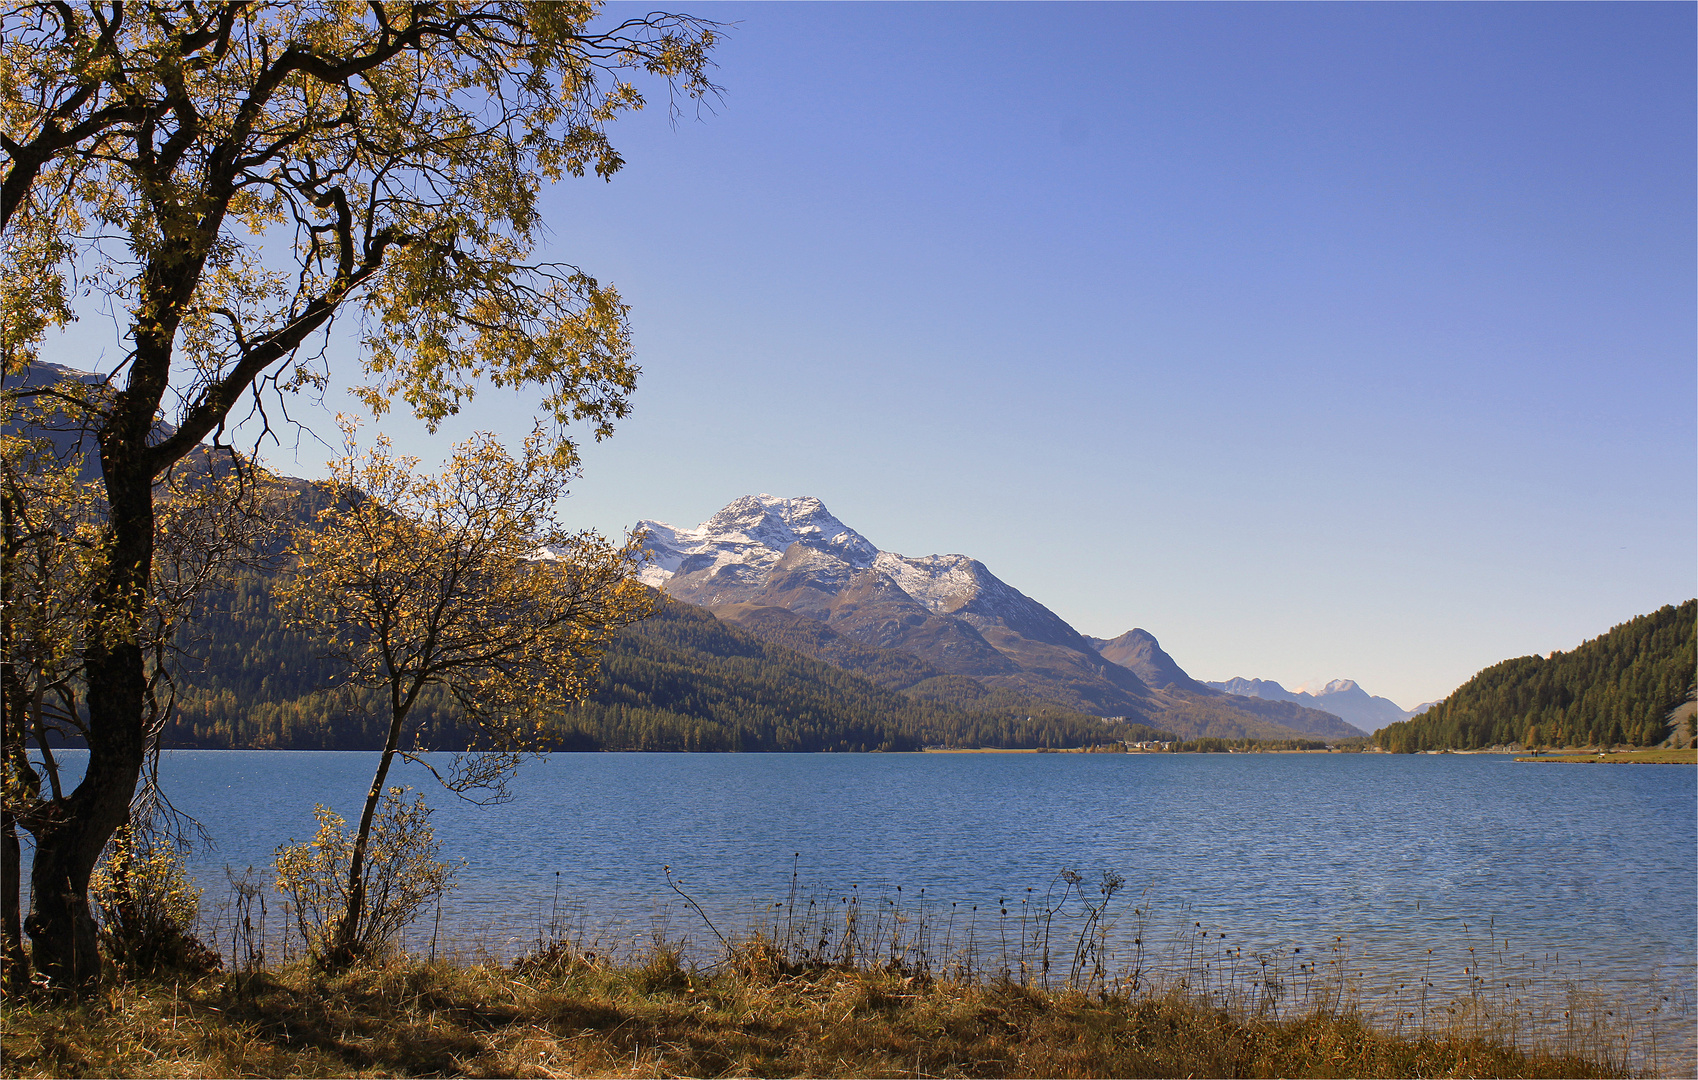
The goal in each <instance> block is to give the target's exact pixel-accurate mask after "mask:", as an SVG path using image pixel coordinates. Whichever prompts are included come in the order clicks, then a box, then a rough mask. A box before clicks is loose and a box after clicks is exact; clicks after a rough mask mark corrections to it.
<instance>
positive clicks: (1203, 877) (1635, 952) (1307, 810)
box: [160, 751, 1698, 1027]
mask: <svg viewBox="0 0 1698 1080" xmlns="http://www.w3.org/2000/svg"><path fill="white" fill-rule="evenodd" d="M374 760H375V755H374V754H370V753H328V752H286V751H175V752H169V753H167V754H166V755H165V760H164V761H163V763H162V765H161V767H160V775H161V777H162V778H164V780H165V783H166V784H167V785H168V789H169V793H170V795H171V797H172V799H173V801H174V802H175V803H176V805H177V806H178V807H179V808H180V809H182V810H183V811H185V812H187V813H189V814H192V815H194V816H195V817H196V818H198V819H199V820H200V821H202V822H203V823H204V824H205V826H206V828H207V830H208V831H209V832H210V834H211V836H212V840H213V846H212V847H210V848H209V849H206V850H203V851H198V852H196V853H195V854H194V855H193V856H192V860H191V865H192V868H193V870H194V872H195V873H196V874H197V876H198V877H199V878H200V879H201V881H202V883H203V884H204V885H205V886H206V887H207V889H208V899H209V901H211V900H212V898H213V897H214V896H222V895H223V894H224V892H225V874H224V867H225V866H231V867H234V868H236V869H238V870H239V869H241V868H243V867H246V866H248V865H250V864H251V865H253V866H254V867H256V868H258V869H262V870H263V869H264V868H265V867H266V866H267V865H268V864H269V862H270V858H271V855H272V852H273V850H274V849H275V848H276V847H277V845H278V844H280V843H283V842H285V841H288V840H290V839H292V838H293V839H301V840H305V839H307V838H309V837H310V836H311V835H312V833H313V830H314V823H313V818H312V808H313V804H314V803H318V802H322V803H325V804H327V805H329V806H331V807H333V808H335V809H336V810H338V811H339V812H341V813H342V814H344V815H345V816H347V817H349V818H353V817H355V816H356V815H357V812H358V806H359V800H360V798H361V797H362V795H363V793H364V791H365V789H366V787H367V786H368V785H369V783H370V776H371V769H372V766H373V763H374ZM391 782H399V783H408V784H412V785H413V786H415V787H417V788H418V789H419V790H421V791H423V792H424V793H425V795H426V798H427V800H428V801H429V803H430V804H431V805H432V806H433V807H435V809H436V814H435V818H434V822H435V825H436V828H437V833H438V836H439V838H440V839H441V840H442V841H443V843H444V853H445V854H447V855H452V856H454V857H464V858H465V859H466V861H467V866H466V869H465V871H464V872H463V873H462V875H461V878H460V885H459V888H458V889H457V891H456V892H455V894H454V896H453V897H452V899H451V900H450V901H449V902H448V903H447V904H446V905H445V907H444V910H443V915H442V924H441V925H442V927H443V931H442V937H443V941H442V943H441V944H442V946H443V947H447V946H448V944H449V941H448V937H449V935H450V933H451V934H452V935H453V936H454V944H455V945H456V946H458V947H459V948H461V949H466V948H471V949H475V950H482V951H486V952H489V953H491V954H494V955H498V956H510V955H513V954H515V953H518V952H521V951H523V950H524V949H525V948H527V947H528V946H530V945H533V944H534V943H535V941H536V940H537V938H538V936H539V933H540V934H542V935H544V936H546V934H547V932H548V926H547V924H548V923H549V922H550V920H551V919H552V920H553V921H554V922H555V923H556V924H557V925H556V929H558V924H559V923H560V921H561V920H562V917H563V913H567V914H569V917H570V919H571V920H572V921H573V923H574V926H575V928H576V929H577V930H579V931H581V932H584V933H587V934H588V935H589V936H590V937H591V938H599V939H601V940H604V941H606V942H607V943H609V944H616V943H618V942H619V941H641V940H645V939H646V938H647V937H648V935H649V934H650V933H651V931H652V929H653V928H654V927H655V926H656V925H657V924H660V925H662V928H663V929H664V930H665V931H666V932H667V933H669V934H671V935H673V936H675V937H676V936H689V937H691V938H692V939H694V940H698V941H699V940H700V939H702V938H706V937H707V936H708V935H707V931H706V930H705V928H704V927H703V925H702V924H701V922H700V920H699V918H698V917H696V916H695V915H694V913H692V912H690V911H688V910H687V909H685V907H684V905H683V904H682V902H681V901H680V900H679V898H678V897H677V895H676V894H674V893H673V892H672V891H671V890H670V889H669V888H668V885H667V882H666V878H665V875H664V873H663V870H662V867H666V866H670V867H671V868H672V873H673V875H674V877H675V878H677V879H681V880H682V881H683V882H684V883H685V887H686V889H687V890H688V891H689V893H690V894H691V895H692V896H693V897H694V898H695V899H696V900H697V901H699V902H700V903H701V904H702V906H703V907H704V908H705V909H706V910H707V911H708V912H709V913H710V914H712V915H714V916H715V920H716V922H719V921H720V920H725V921H728V922H730V923H731V924H732V925H734V926H735V925H740V924H739V921H738V920H739V919H742V920H744V924H746V921H747V919H748V918H749V917H750V913H751V912H756V911H758V910H759V909H760V905H761V904H762V903H770V902H772V901H774V900H785V899H786V898H787V896H788V894H789V891H790V887H791V875H792V871H793V869H794V871H795V873H796V874H797V877H798V880H799V883H800V893H801V895H803V896H804V897H813V898H816V899H817V898H823V897H826V896H832V897H836V896H842V895H848V894H849V892H850V890H851V888H852V887H853V888H854V890H855V892H856V893H857V894H858V895H860V896H862V897H864V898H867V899H868V900H872V899H873V898H875V897H878V898H882V897H893V898H900V899H901V900H902V901H903V902H904V903H906V904H909V905H913V904H915V903H916V902H917V898H918V897H919V890H921V889H924V890H925V898H926V903H927V904H929V905H932V907H931V908H930V909H929V910H931V911H932V912H933V914H932V915H931V916H930V917H931V918H933V919H935V920H937V921H938V922H939V923H941V921H942V917H943V915H944V914H946V913H948V912H949V911H951V910H953V911H954V912H955V913H957V914H961V915H962V917H963V918H966V917H967V916H966V915H965V914H963V913H965V912H967V911H968V910H969V909H971V908H972V907H973V906H974V905H977V906H978V908H979V911H978V913H977V914H976V915H973V916H971V917H972V918H974V919H975V920H977V930H976V932H977V933H978V934H979V935H980V937H981V938H984V937H985V936H986V935H987V934H988V933H989V931H990V928H991V925H992V923H993V922H994V921H995V919H997V918H998V917H999V916H997V914H996V913H997V912H998V911H1000V910H1001V909H1000V907H999V903H1000V901H1002V900H1003V898H1007V899H1008V901H1009V906H1010V907H1011V908H1012V909H1014V911H1015V914H1016V915H1018V904H1019V901H1020V900H1021V899H1022V898H1025V897H1026V896H1027V895H1028V894H1027V892H1026V890H1027V889H1028V888H1031V889H1033V890H1035V893H1034V894H1033V895H1036V896H1040V897H1041V896H1042V894H1043V892H1044V890H1045V889H1046V888H1047V887H1048V886H1050V884H1051V882H1052V881H1053V880H1054V878H1055V876H1056V874H1057V872H1058V871H1059V870H1061V869H1062V868H1073V869H1077V870H1080V871H1082V872H1084V873H1085V874H1086V875H1087V877H1088V878H1091V879H1095V878H1096V876H1097V874H1098V872H1099V871H1101V870H1105V869H1106V870H1112V871H1115V872H1118V873H1119V874H1122V875H1124V876H1125V878H1126V879H1127V882H1128V889H1127V891H1126V892H1125V893H1123V894H1122V897H1121V898H1117V900H1116V907H1115V908H1114V909H1113V910H1115V911H1122V910H1123V909H1129V908H1131V907H1133V906H1134V905H1141V906H1142V907H1143V909H1144V910H1146V911H1148V912H1151V913H1153V921H1152V922H1151V923H1150V927H1151V929H1149V930H1146V931H1145V935H1146V937H1147V938H1149V939H1150V940H1158V939H1159V940H1163V941H1166V942H1168V944H1169V946H1170V947H1172V948H1177V947H1179V946H1180V945H1181V944H1182V943H1183V942H1184V941H1185V940H1186V938H1185V935H1186V934H1195V933H1197V932H1198V931H1201V930H1212V931H1213V932H1214V933H1215V934H1220V933H1225V934H1226V935H1227V937H1226V939H1225V941H1226V942H1227V947H1229V948H1230V947H1231V946H1232V945H1234V944H1241V945H1243V946H1244V947H1245V948H1246V950H1248V951H1252V952H1254V951H1256V950H1267V951H1274V952H1278V953H1279V954H1280V955H1283V956H1286V957H1290V956H1292V955H1293V953H1292V950H1294V949H1298V948H1308V949H1309V950H1310V952H1309V953H1308V955H1310V956H1314V955H1317V954H1318V953H1319V952H1320V951H1321V950H1324V949H1325V948H1326V947H1328V946H1330V945H1335V944H1336V940H1335V939H1340V938H1342V939H1344V940H1345V942H1346V944H1347V946H1348V948H1350V950H1351V952H1350V956H1351V960H1350V964H1351V966H1353V967H1359V968H1360V969H1361V970H1362V971H1364V972H1369V973H1373V972H1389V973H1392V974H1390V975H1388V976H1387V978H1402V977H1405V976H1407V974H1408V973H1409V972H1412V971H1415V970H1416V969H1418V968H1420V967H1421V966H1422V965H1427V967H1428V969H1429V971H1430V970H1432V969H1433V968H1434V967H1435V966H1436V967H1437V968H1439V969H1440V970H1441V974H1442V976H1443V977H1444V978H1448V979H1450V980H1452V981H1453V982H1454V981H1455V980H1456V979H1458V978H1460V971H1461V968H1462V967H1463V966H1466V965H1468V964H1469V963H1470V962H1471V961H1470V956H1471V955H1476V956H1477V955H1485V953H1486V952H1487V951H1488V950H1489V949H1492V948H1495V949H1496V950H1497V954H1498V956H1499V958H1500V960H1504V959H1505V958H1519V961H1517V962H1520V963H1523V964H1524V965H1526V966H1527V967H1528V970H1532V969H1533V968H1539V970H1540V971H1542V972H1543V975H1544V977H1545V978H1546V980H1547V981H1548V982H1549V981H1550V980H1556V982H1562V981H1564V980H1573V979H1581V980H1584V982H1585V984H1586V985H1588V986H1593V987H1601V988H1603V989H1604V990H1605V991H1606V992H1609V993H1619V994H1623V995H1626V996H1627V997H1633V996H1634V995H1635V994H1637V995H1639V996H1641V997H1644V996H1645V995H1646V994H1648V993H1649V992H1650V991H1649V990H1647V987H1651V988H1654V989H1655V990H1656V991H1657V993H1656V994H1655V995H1654V996H1653V998H1651V999H1647V1000H1654V997H1660V996H1662V995H1663V994H1665V993H1667V994H1670V995H1672V997H1671V1005H1670V1006H1669V1007H1670V1008H1678V1009H1684V1010H1685V1014H1684V1015H1685V1016H1686V1017H1687V1019H1686V1020H1685V1021H1684V1023H1685V1024H1686V1025H1687V1026H1688V1027H1689V1026H1690V1023H1691V1021H1690V1017H1691V999H1692V991H1693V983H1694V955H1695V951H1698V770H1695V769H1693V768H1691V767H1686V766H1649V765H1632V766H1600V765H1554V764H1545V765H1532V764H1516V763H1514V762H1513V761H1512V760H1511V759H1510V758H1508V757H1499V756H1488V755H1466V756H1464V755H1450V756H1403V755H1386V754H1372V755H1370V754H1332V755H1312V754H1311V755H1248V754H1242V755H1241V754H1233V755H1226V754H1210V755H1202V754H1189V755H1124V754H1093V755H1084V754H958V755H938V754H925V755H922V754H860V755H846V754H845V755H833V754H798V755H778V754H773V755H767V754H748V755H734V754H560V755H555V756H554V757H552V758H549V759H547V760H546V761H540V762H533V763H528V764H526V765H525V766H524V768H523V769H522V770H521V772H520V773H519V775H518V777H517V778H516V780H515V782H514V784H513V789H512V790H513V794H514V797H513V799H512V801H510V802H508V803H506V804H503V805H499V806H493V807H481V808H480V807H475V806H469V805H466V804H464V803H462V802H459V801H458V800H457V799H456V798H455V797H454V796H452V795H450V794H449V793H447V792H445V791H442V790H441V789H440V788H437V787H436V786H435V784H434V782H433V781H432V780H431V778H430V777H429V775H428V773H426V772H425V770H423V769H422V768H419V767H417V766H407V765H400V764H398V765H397V768H396V771H395V772H394V773H392V774H391ZM898 887H900V888H901V890H902V891H901V893H900V894H898V892H897V889H898ZM273 904H274V905H275V900H274V901H273ZM952 904H953V905H955V906H954V908H953V909H951V907H950V905H952ZM273 918H275V914H274V915H273ZM720 925H721V927H722V928H723V927H724V922H720ZM1131 925H1132V920H1131V919H1130V918H1129V912H1127V913H1126V916H1123V918H1122V919H1121V920H1120V921H1119V922H1118V923H1117V931H1116V932H1117V933H1119V932H1121V931H1122V930H1125V932H1127V933H1130V931H1129V930H1126V928H1127V927H1130V926H1131ZM1465 927H1466V929H1465ZM434 929H435V923H434V920H433V919H431V918H429V917H427V918H426V919H425V920H422V921H421V925H420V926H419V927H416V928H415V929H414V931H413V934H412V937H411V938H410V939H409V941H408V945H409V947H412V948H422V947H423V942H424V941H425V940H427V939H428V937H429V935H430V933H431V932H432V931H433V930H434ZM421 935H423V936H422V937H421ZM1160 935H1165V937H1161V936H1160ZM1216 940H1220V939H1218V938H1217V939H1216ZM1470 945H1473V946H1474V947H1476V948H1477V949H1478V950H1480V951H1479V952H1478V953H1476V954H1468V953H1467V952H1466V950H1467V948H1468V947H1469V946H1470ZM1217 948H1218V946H1217ZM1429 948H1432V949H1435V953H1434V954H1433V957H1434V958H1436V959H1429V957H1428V954H1427V953H1426V950H1427V949H1429ZM1541 965H1542V966H1541ZM1453 968H1454V969H1456V970H1454V971H1453V970H1451V969H1453ZM1474 970H1479V967H1478V964H1475V967H1474ZM1388 985H1389V984H1388ZM1552 985H1556V983H1554V982H1553V983H1552ZM1547 989H1549V987H1547ZM1641 1004H1643V1002H1641ZM1645 1007H1646V1008H1650V1007H1651V1006H1649V1005H1646V1006H1645Z"/></svg>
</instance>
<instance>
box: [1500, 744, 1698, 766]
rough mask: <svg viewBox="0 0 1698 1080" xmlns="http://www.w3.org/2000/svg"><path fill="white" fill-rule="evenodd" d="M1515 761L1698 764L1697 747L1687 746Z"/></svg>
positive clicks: (1562, 755) (1528, 758)
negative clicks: (1683, 747) (1682, 747)
mask: <svg viewBox="0 0 1698 1080" xmlns="http://www.w3.org/2000/svg"><path fill="white" fill-rule="evenodd" d="M1515 760H1516V761H1535V762H1547V761H1549V762H1557V763H1559V764H1561V763H1567V764H1576V765H1578V764H1593V765H1596V764H1600V763H1602V764H1605V765H1633V764H1639V765H1698V748H1692V747H1688V748H1687V749H1685V750H1672V749H1669V750H1663V749H1657V750H1612V751H1610V752H1608V753H1599V752H1598V751H1596V750H1589V751H1582V752H1579V753H1556V754H1540V755H1538V756H1537V757H1518V758H1516V759H1515Z"/></svg>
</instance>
